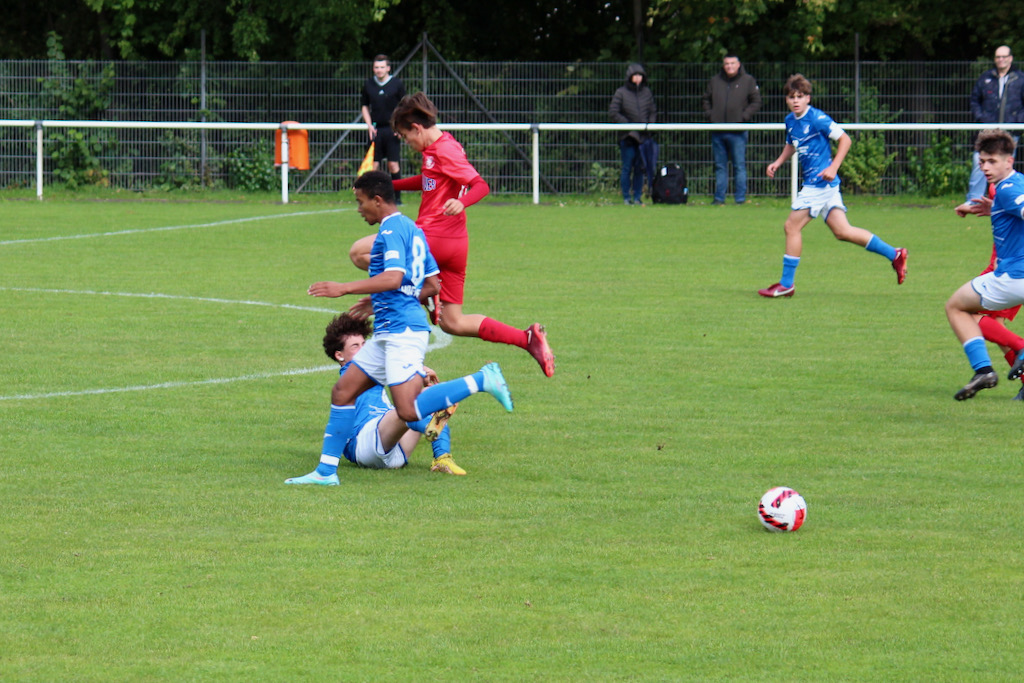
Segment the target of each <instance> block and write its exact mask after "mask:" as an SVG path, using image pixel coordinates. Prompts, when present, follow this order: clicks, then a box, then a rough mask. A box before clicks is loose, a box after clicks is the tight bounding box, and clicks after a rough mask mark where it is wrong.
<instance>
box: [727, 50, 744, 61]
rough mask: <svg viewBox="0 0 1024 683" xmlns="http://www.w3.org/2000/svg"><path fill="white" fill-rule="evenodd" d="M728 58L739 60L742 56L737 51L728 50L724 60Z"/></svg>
mask: <svg viewBox="0 0 1024 683" xmlns="http://www.w3.org/2000/svg"><path fill="white" fill-rule="evenodd" d="M726 59H735V60H736V61H737V62H739V61H742V60H741V59H740V56H739V55H738V54H736V53H735V52H726V53H725V56H724V57H722V60H723V61H724V60H726Z"/></svg>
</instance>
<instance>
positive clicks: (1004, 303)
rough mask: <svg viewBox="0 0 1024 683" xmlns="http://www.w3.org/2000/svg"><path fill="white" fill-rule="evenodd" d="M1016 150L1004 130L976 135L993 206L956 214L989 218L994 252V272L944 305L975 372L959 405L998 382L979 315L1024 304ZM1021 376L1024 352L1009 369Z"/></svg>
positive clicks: (1022, 199)
mask: <svg viewBox="0 0 1024 683" xmlns="http://www.w3.org/2000/svg"><path fill="white" fill-rule="evenodd" d="M1015 148H1016V145H1015V144H1014V142H1013V138H1012V137H1011V136H1010V134H1009V133H1007V132H1006V131H1004V130H998V129H989V130H983V131H981V133H979V134H978V138H977V140H976V141H975V143H974V149H975V150H976V151H977V152H978V165H979V167H980V168H981V172H982V173H984V174H985V178H986V179H987V180H988V182H990V183H994V184H995V186H996V195H995V198H994V199H992V201H991V204H990V205H989V204H988V203H987V202H985V201H984V200H981V201H978V202H975V203H972V204H967V205H961V206H960V207H957V209H958V211H957V213H960V212H961V210H962V211H963V213H964V214H967V213H976V214H978V215H985V213H990V214H991V216H992V238H993V241H994V242H995V248H996V268H995V270H994V271H992V272H989V273H985V274H983V275H979V276H978V277H976V278H974V279H973V280H971V281H970V282H967V283H965V284H964V285H962V286H961V287H960V289H958V290H956V291H955V292H953V296H951V297H949V301H947V302H946V317H947V318H948V319H949V325H950V327H952V328H953V333H954V334H955V335H956V336H957V339H959V340H960V343H961V344H962V345H963V348H964V353H965V354H966V355H967V361H968V362H969V363H970V364H971V368H972V369H973V370H974V377H972V378H971V381H970V382H968V383H967V384H966V385H965V386H964V387H963V388H962V389H960V391H958V392H956V394H954V395H953V398H955V399H956V400H958V401H964V400H966V399H969V398H972V397H973V396H974V395H975V394H977V393H978V392H979V391H981V390H982V389H991V388H992V387H994V386H995V385H996V384H998V383H999V377H998V375H996V371H995V370H994V369H993V368H992V360H991V359H990V358H989V355H988V349H987V348H986V347H985V338H984V336H983V335H982V332H981V328H980V327H979V325H978V320H977V314H978V313H979V312H981V311H986V310H988V311H998V310H1000V309H1004V308H1010V307H1012V306H1016V305H1017V304H1022V303H1024V176H1022V175H1021V174H1020V173H1018V172H1016V171H1014V170H1013V157H1014V151H1015ZM1022 373H1024V354H1022V355H1019V356H1018V357H1017V360H1016V361H1015V362H1014V364H1013V367H1011V368H1010V375H1009V378H1010V379H1011V380H1014V379H1017V378H1018V377H1020V376H1021V374H1022Z"/></svg>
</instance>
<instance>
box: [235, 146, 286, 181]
mask: <svg viewBox="0 0 1024 683" xmlns="http://www.w3.org/2000/svg"><path fill="white" fill-rule="evenodd" d="M224 167H225V168H226V169H227V172H228V180H227V184H228V187H230V188H232V189H236V190H246V191H251V192H267V191H270V190H275V189H281V176H280V174H279V171H277V170H275V168H274V145H273V143H271V142H270V141H268V140H260V141H259V142H257V143H255V144H252V145H241V144H239V145H235V146H234V147H232V149H231V151H230V152H228V153H227V155H226V156H225V157H224Z"/></svg>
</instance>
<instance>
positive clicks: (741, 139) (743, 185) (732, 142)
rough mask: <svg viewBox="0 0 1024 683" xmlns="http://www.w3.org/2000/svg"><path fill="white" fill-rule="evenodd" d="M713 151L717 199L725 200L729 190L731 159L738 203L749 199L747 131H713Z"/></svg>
mask: <svg viewBox="0 0 1024 683" xmlns="http://www.w3.org/2000/svg"><path fill="white" fill-rule="evenodd" d="M711 152H712V154H713V155H714V157H715V201H716V202H720V203H724V202H725V194H726V192H728V191H729V162H730V161H732V172H733V176H734V177H733V192H734V193H735V195H736V203H737V204H742V203H743V202H745V201H747V161H746V156H747V131H742V132H736V131H729V132H725V133H712V134H711Z"/></svg>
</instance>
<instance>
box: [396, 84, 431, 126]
mask: <svg viewBox="0 0 1024 683" xmlns="http://www.w3.org/2000/svg"><path fill="white" fill-rule="evenodd" d="M414 123H418V124H420V125H421V126H423V127H424V128H433V127H434V126H435V125H437V107H436V106H434V103H433V102H431V101H430V98H429V97H427V96H426V94H425V93H423V92H418V93H414V94H412V95H406V96H405V97H403V98H402V100H401V102H399V103H398V106H396V107H395V110H394V111H393V112H391V129H392V130H396V131H403V130H411V129H412V124H414Z"/></svg>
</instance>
